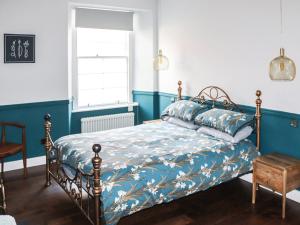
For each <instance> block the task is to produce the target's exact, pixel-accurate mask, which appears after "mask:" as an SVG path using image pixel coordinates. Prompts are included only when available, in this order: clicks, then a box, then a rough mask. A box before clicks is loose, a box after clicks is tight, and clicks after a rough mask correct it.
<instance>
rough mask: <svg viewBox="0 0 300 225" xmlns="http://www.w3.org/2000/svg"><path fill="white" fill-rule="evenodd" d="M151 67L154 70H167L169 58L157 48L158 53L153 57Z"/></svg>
mask: <svg viewBox="0 0 300 225" xmlns="http://www.w3.org/2000/svg"><path fill="white" fill-rule="evenodd" d="M153 67H154V69H155V70H167V69H168V68H169V59H168V58H167V57H166V56H164V55H163V53H162V50H159V52H158V55H157V56H156V57H155V58H154V62H153Z"/></svg>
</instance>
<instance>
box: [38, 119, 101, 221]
mask: <svg viewBox="0 0 300 225" xmlns="http://www.w3.org/2000/svg"><path fill="white" fill-rule="evenodd" d="M44 120H45V122H44V129H45V138H44V139H42V144H43V145H44V147H45V151H46V187H49V186H50V185H51V179H54V180H55V181H56V182H57V183H58V184H59V185H60V186H61V187H62V188H63V189H64V191H65V192H66V193H67V194H68V195H69V197H70V198H71V199H72V201H73V202H74V203H75V204H76V205H77V206H78V208H79V209H80V210H81V212H82V213H83V214H84V215H85V216H86V218H87V219H88V220H89V221H90V223H91V224H94V225H99V224H100V215H101V213H100V212H101V202H100V195H101V191H102V190H101V186H100V172H101V169H100V166H101V163H102V159H101V158H100V156H99V152H100V151H101V146H100V145H99V144H95V145H93V151H94V153H95V156H94V157H93V159H92V163H93V172H92V173H91V174H86V173H84V172H83V171H81V170H79V169H77V170H76V173H75V174H72V175H71V174H68V172H67V171H66V170H65V168H64V166H63V165H62V164H61V162H60V154H61V152H60V149H57V148H55V147H54V144H53V141H52V138H51V116H50V115H49V114H47V115H45V117H44Z"/></svg>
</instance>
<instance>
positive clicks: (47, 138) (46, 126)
mask: <svg viewBox="0 0 300 225" xmlns="http://www.w3.org/2000/svg"><path fill="white" fill-rule="evenodd" d="M44 120H45V122H44V129H45V138H44V140H43V144H44V148H45V151H46V187H49V186H50V185H51V180H50V173H49V171H50V161H49V152H50V150H51V147H52V144H51V136H50V132H51V115H50V114H47V115H45V116H44Z"/></svg>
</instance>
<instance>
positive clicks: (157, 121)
mask: <svg viewBox="0 0 300 225" xmlns="http://www.w3.org/2000/svg"><path fill="white" fill-rule="evenodd" d="M161 121H162V120H161V119H158V120H146V121H144V122H143V124H147V123H160V122H161Z"/></svg>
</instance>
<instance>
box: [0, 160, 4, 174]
mask: <svg viewBox="0 0 300 225" xmlns="http://www.w3.org/2000/svg"><path fill="white" fill-rule="evenodd" d="M0 163H1V177H2V178H3V177H4V159H1V160H0Z"/></svg>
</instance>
